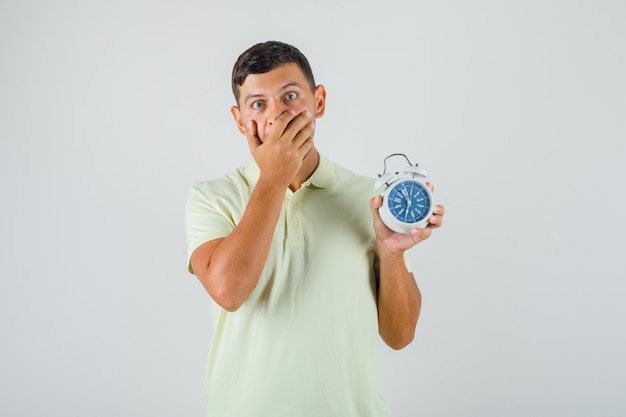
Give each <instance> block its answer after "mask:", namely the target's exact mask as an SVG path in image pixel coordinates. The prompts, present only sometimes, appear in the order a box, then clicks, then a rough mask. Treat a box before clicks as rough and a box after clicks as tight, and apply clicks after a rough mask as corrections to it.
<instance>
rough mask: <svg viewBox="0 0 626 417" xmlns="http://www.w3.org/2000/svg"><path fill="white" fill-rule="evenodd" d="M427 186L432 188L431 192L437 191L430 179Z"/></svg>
mask: <svg viewBox="0 0 626 417" xmlns="http://www.w3.org/2000/svg"><path fill="white" fill-rule="evenodd" d="M426 186H427V187H428V188H429V189H430V192H431V193H434V192H435V186H434V185H433V184H432V183H431V182H430V181H426Z"/></svg>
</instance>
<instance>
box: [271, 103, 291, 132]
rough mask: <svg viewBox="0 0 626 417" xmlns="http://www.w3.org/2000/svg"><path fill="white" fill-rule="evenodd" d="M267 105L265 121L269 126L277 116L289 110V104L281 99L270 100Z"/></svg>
mask: <svg viewBox="0 0 626 417" xmlns="http://www.w3.org/2000/svg"><path fill="white" fill-rule="evenodd" d="M267 106H268V112H267V114H268V118H267V122H268V124H269V125H270V126H271V125H272V124H274V120H276V119H277V118H278V116H280V115H281V114H283V113H284V112H286V111H287V110H289V106H287V105H286V104H285V103H284V102H283V101H278V100H277V101H271V102H269V103H268V104H267Z"/></svg>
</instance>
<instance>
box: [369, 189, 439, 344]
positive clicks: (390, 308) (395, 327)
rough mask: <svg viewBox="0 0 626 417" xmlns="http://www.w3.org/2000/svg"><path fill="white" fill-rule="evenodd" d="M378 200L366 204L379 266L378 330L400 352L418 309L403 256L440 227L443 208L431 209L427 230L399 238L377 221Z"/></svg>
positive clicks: (418, 297)
mask: <svg viewBox="0 0 626 417" xmlns="http://www.w3.org/2000/svg"><path fill="white" fill-rule="evenodd" d="M381 204H382V197H381V196H376V197H374V198H373V199H372V200H371V201H370V207H371V209H372V214H373V216H374V229H375V231H376V248H377V250H378V257H379V265H380V282H379V288H378V300H377V301H378V327H379V333H380V336H381V338H382V339H383V340H384V342H385V343H386V344H387V345H388V346H389V347H391V348H392V349H402V348H404V347H405V346H407V345H408V344H409V343H411V342H412V341H413V337H414V336H415V327H416V325H417V320H418V318H419V314H420V309H421V306H422V295H421V293H420V290H419V288H418V286H417V283H416V282H415V277H414V276H413V274H412V273H410V272H408V271H407V268H406V263H405V260H404V252H405V251H406V250H408V249H410V248H411V247H413V246H415V245H417V244H418V243H419V242H422V241H423V240H426V239H428V238H429V237H430V235H431V234H432V231H433V229H434V228H437V227H439V226H441V223H442V220H443V215H444V212H445V210H444V208H443V206H435V208H434V210H433V216H432V217H431V218H430V220H429V224H428V226H426V227H424V228H421V229H413V230H412V232H411V234H408V235H403V234H399V233H395V232H393V231H391V230H390V229H389V228H387V226H385V224H384V223H383V222H382V220H381V219H380V215H379V214H378V208H379V207H380V205H381Z"/></svg>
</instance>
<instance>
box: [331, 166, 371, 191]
mask: <svg viewBox="0 0 626 417" xmlns="http://www.w3.org/2000/svg"><path fill="white" fill-rule="evenodd" d="M329 162H330V163H331V164H332V166H333V173H334V180H335V182H336V184H341V185H345V184H352V185H359V186H363V187H371V188H372V189H373V188H374V183H375V182H376V179H375V178H374V177H371V176H368V175H364V174H360V173H358V172H356V171H354V170H352V169H350V168H347V167H346V166H344V165H340V164H338V163H335V162H332V161H329Z"/></svg>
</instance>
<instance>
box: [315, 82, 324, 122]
mask: <svg viewBox="0 0 626 417" xmlns="http://www.w3.org/2000/svg"><path fill="white" fill-rule="evenodd" d="M324 111H326V89H325V88H324V86H323V85H322V84H319V85H318V86H317V87H315V118H318V117H322V116H323V115H324Z"/></svg>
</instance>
